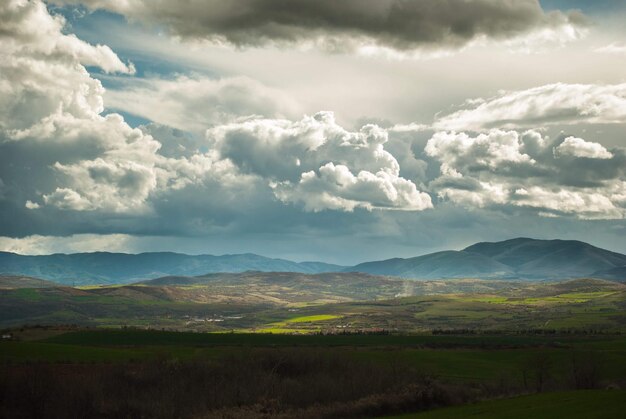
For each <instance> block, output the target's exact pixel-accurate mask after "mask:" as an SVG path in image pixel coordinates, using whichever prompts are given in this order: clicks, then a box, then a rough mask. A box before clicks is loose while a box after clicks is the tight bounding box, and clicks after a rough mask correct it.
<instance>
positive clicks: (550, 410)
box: [388, 390, 626, 419]
mask: <svg viewBox="0 0 626 419" xmlns="http://www.w3.org/2000/svg"><path fill="white" fill-rule="evenodd" d="M625 412H626V391H618V390H610V391H602V390H595V391H576V392H567V393H547V394H534V395H531V396H523V397H516V398H512V399H505V400H495V401H487V402H481V403H476V404H473V405H470V406H461V407H449V408H444V409H437V410H433V411H430V412H423V413H416V414H408V415H400V416H389V417H388V418H389V419H391V418H393V419H413V418H415V419H457V418H458V419H465V418H481V419H483V418H484V419H491V418H493V419H496V418H497V419H528V418H532V419H554V418H568V419H616V418H622V417H624V413H625Z"/></svg>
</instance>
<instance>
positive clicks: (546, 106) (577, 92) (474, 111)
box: [434, 83, 626, 131]
mask: <svg viewBox="0 0 626 419" xmlns="http://www.w3.org/2000/svg"><path fill="white" fill-rule="evenodd" d="M472 103H474V104H475V105H474V106H472V107H470V108H468V109H462V110H459V111H457V112H454V113H452V114H450V115H446V116H443V117H440V118H439V119H438V120H437V121H436V122H435V124H434V127H435V129H437V130H455V131H463V130H467V131H483V130H489V129H492V128H503V129H515V128H531V127H536V126H547V125H556V124H566V125H573V124H614V123H626V84H615V85H595V84H565V83H556V84H550V85H546V86H540V87H535V88H532V89H528V90H521V91H516V92H504V93H502V94H500V95H498V96H496V97H494V98H489V99H478V100H474V101H472Z"/></svg>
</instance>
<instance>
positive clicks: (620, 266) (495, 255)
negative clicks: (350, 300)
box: [346, 238, 626, 280]
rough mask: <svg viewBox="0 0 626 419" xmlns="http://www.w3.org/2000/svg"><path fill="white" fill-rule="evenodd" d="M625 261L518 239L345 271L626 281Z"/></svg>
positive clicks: (567, 244)
mask: <svg viewBox="0 0 626 419" xmlns="http://www.w3.org/2000/svg"><path fill="white" fill-rule="evenodd" d="M625 267H626V255H622V254H619V253H615V252H611V251H609V250H605V249H600V248H598V247H595V246H592V245H590V244H588V243H584V242H580V241H575V240H535V239H528V238H517V239H512V240H506V241H502V242H495V243H477V244H474V245H472V246H469V247H467V248H465V249H463V250H461V251H446V252H438V253H432V254H429V255H424V256H419V257H415V258H409V259H397V258H396V259H388V260H383V261H378V262H367V263H362V264H360V265H356V266H353V267H350V268H346V271H354V272H366V273H371V274H377V275H394V276H400V277H403V278H413V279H438V278H499V279H515V278H517V279H530V280H541V279H551V280H552V279H569V278H582V277H590V276H591V277H598V278H606V279H613V280H615V279H618V280H620V279H621V280H623V279H626V276H624V274H626V268H625Z"/></svg>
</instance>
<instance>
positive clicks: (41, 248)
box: [0, 234, 133, 255]
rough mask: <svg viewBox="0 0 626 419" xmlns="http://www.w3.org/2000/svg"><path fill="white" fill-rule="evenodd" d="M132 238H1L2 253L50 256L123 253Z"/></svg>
mask: <svg viewBox="0 0 626 419" xmlns="http://www.w3.org/2000/svg"><path fill="white" fill-rule="evenodd" d="M132 241H133V238H132V236H129V235H126V234H75V235H71V236H61V237H59V236H41V235H38V234H35V235H32V236H26V237H21V238H13V237H1V236H0V251H2V252H12V253H19V254H22V255H49V254H51V253H76V252H97V251H103V250H104V251H108V252H123V251H128V246H129V244H130V243H131V242H132Z"/></svg>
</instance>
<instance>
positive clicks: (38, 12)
mask: <svg viewBox="0 0 626 419" xmlns="http://www.w3.org/2000/svg"><path fill="white" fill-rule="evenodd" d="M0 17H1V19H0V40H1V41H2V43H1V44H0V45H1V50H2V53H3V54H9V53H11V54H13V55H17V54H19V55H20V58H22V59H25V58H26V57H28V56H31V57H32V56H36V55H44V56H46V57H47V58H48V59H50V60H51V61H52V60H53V61H57V62H65V63H69V62H73V61H78V62H79V63H81V64H83V65H90V66H97V67H100V68H101V69H102V70H104V71H105V72H120V73H133V72H134V68H133V66H132V65H130V64H124V63H123V62H122V61H121V60H120V59H119V57H118V56H117V55H116V54H115V53H114V52H113V51H112V50H111V48H109V47H108V46H106V45H91V44H88V43H86V42H84V41H82V40H80V39H78V38H77V37H76V36H75V35H72V34H69V35H66V34H63V33H62V29H63V27H64V25H65V19H64V18H63V17H62V16H60V15H54V16H53V15H51V14H49V13H48V11H47V9H46V6H45V4H44V3H43V2H41V1H28V2H26V1H17V0H7V1H4V2H3V3H2V5H0ZM11 64H13V63H12V62H11V61H9V62H7V63H5V66H6V67H11Z"/></svg>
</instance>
